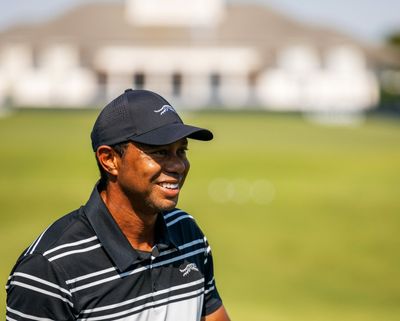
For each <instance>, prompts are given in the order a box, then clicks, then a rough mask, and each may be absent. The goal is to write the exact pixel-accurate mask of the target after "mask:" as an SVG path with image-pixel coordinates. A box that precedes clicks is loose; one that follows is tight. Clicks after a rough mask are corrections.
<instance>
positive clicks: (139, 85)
mask: <svg viewBox="0 0 400 321" xmlns="http://www.w3.org/2000/svg"><path fill="white" fill-rule="evenodd" d="M145 83H146V77H145V75H144V73H136V74H135V75H134V76H133V85H134V88H135V89H143V88H144V86H145Z"/></svg>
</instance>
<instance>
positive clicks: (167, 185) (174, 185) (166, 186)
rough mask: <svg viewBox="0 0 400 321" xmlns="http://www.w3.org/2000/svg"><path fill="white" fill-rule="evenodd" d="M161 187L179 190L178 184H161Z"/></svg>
mask: <svg viewBox="0 0 400 321" xmlns="http://www.w3.org/2000/svg"><path fill="white" fill-rule="evenodd" d="M160 185H161V186H162V187H165V188H168V189H177V188H179V184H178V183H176V184H171V183H161V184H160Z"/></svg>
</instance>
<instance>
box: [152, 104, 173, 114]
mask: <svg viewBox="0 0 400 321" xmlns="http://www.w3.org/2000/svg"><path fill="white" fill-rule="evenodd" d="M167 111H172V112H174V113H175V114H176V110H175V109H174V107H172V106H170V105H164V106H162V107H161V108H160V109H158V110H155V111H154V112H155V113H159V114H160V115H164V114H165V113H166V112H167Z"/></svg>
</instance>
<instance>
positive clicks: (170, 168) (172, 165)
mask: <svg viewBox="0 0 400 321" xmlns="http://www.w3.org/2000/svg"><path fill="white" fill-rule="evenodd" d="M188 166H189V162H188V160H187V159H186V158H182V157H180V156H178V155H176V154H172V155H170V156H169V157H168V159H167V160H166V163H165V170H166V171H167V172H170V173H178V174H183V173H184V172H185V171H186V169H187V167H188Z"/></svg>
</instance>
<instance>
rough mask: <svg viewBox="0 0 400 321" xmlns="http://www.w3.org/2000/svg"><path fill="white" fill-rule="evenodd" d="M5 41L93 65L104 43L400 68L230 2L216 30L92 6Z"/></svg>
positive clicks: (313, 29)
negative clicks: (293, 51) (144, 20)
mask: <svg viewBox="0 0 400 321" xmlns="http://www.w3.org/2000/svg"><path fill="white" fill-rule="evenodd" d="M0 41H1V42H3V43H6V42H13V41H21V42H28V43H29V44H31V45H32V46H33V47H39V48H40V47H42V46H46V45H48V44H53V43H57V42H63V43H64V42H67V43H72V44H76V45H77V46H79V47H80V48H81V52H82V54H83V60H84V62H86V63H89V64H90V57H91V52H92V50H94V49H97V48H98V47H100V46H104V45H113V44H115V45H127V44H128V45H137V46H158V47H159V46H164V45H165V46H185V47H187V46H246V47H252V48H255V49H257V50H258V51H259V52H260V54H261V56H262V57H263V59H264V61H265V64H270V63H273V59H274V58H273V57H274V54H275V53H276V51H277V50H279V49H281V48H284V47H286V46H288V45H292V44H306V45H307V44H309V45H312V46H314V47H316V48H317V49H322V50H324V49H326V48H329V47H332V46H336V45H338V44H344V43H345V44H350V45H355V46H357V47H362V48H363V49H364V52H365V53H366V54H367V56H368V59H369V61H370V62H372V63H373V64H380V63H384V64H393V63H396V62H397V64H399V61H400V59H398V57H397V56H395V55H394V54H393V53H392V52H390V51H388V50H386V49H385V50H382V49H381V48H371V47H369V46H367V45H365V44H362V43H361V42H358V41H356V40H354V39H352V38H351V37H349V36H347V35H345V34H343V33H340V32H337V31H333V30H331V29H329V28H324V27H321V26H314V25H308V24H305V23H300V22H298V21H296V20H293V19H291V18H288V17H286V16H284V15H282V14H280V13H277V12H275V11H273V10H271V9H269V8H267V7H266V6H263V5H257V4H228V5H227V8H226V16H225V19H224V20H223V22H222V23H221V24H220V25H219V26H217V27H215V28H211V27H210V28H209V29H207V28H195V27H193V28H183V27H140V26H135V25H134V24H133V23H130V22H128V19H126V17H125V6H124V4H123V3H91V4H86V5H83V6H80V7H76V8H74V9H72V10H70V11H68V12H66V13H64V14H62V15H61V16H58V17H55V18H53V19H52V20H48V21H45V22H42V23H37V24H32V25H21V26H16V27H13V28H10V29H8V30H6V31H4V32H2V33H0Z"/></svg>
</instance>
